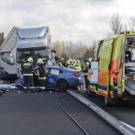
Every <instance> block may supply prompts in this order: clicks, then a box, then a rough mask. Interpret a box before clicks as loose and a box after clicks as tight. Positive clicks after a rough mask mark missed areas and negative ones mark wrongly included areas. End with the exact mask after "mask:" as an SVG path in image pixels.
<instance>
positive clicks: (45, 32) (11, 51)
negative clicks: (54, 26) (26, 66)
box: [0, 26, 55, 79]
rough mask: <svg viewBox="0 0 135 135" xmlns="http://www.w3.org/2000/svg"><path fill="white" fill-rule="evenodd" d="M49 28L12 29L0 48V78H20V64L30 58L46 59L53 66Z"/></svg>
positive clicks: (53, 59)
mask: <svg viewBox="0 0 135 135" xmlns="http://www.w3.org/2000/svg"><path fill="white" fill-rule="evenodd" d="M50 46H51V36H50V30H49V27H47V26H45V27H33V28H18V27H13V28H12V30H11V31H10V33H9V34H8V35H7V37H6V38H5V40H4V41H3V43H2V45H1V47H0V77H1V79H15V78H17V77H20V76H21V72H20V70H21V69H20V68H21V63H22V62H23V61H25V60H26V59H27V58H28V57H30V56H32V57H33V59H34V62H35V61H36V59H37V58H38V57H42V58H45V57H48V59H49V62H48V63H49V64H52V65H55V58H54V55H53V54H52V51H51V49H50Z"/></svg>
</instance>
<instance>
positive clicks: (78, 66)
mask: <svg viewBox="0 0 135 135" xmlns="http://www.w3.org/2000/svg"><path fill="white" fill-rule="evenodd" d="M74 68H75V69H76V70H78V71H82V67H81V63H80V61H79V60H76V65H75V67H74Z"/></svg>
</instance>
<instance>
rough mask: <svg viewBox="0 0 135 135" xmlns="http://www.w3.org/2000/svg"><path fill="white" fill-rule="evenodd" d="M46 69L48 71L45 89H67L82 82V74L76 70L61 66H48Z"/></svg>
mask: <svg viewBox="0 0 135 135" xmlns="http://www.w3.org/2000/svg"><path fill="white" fill-rule="evenodd" d="M46 69H47V73H48V76H47V89H50V88H53V89H58V90H67V89H68V88H76V87H77V86H78V85H80V84H82V83H83V76H82V75H81V73H80V72H79V71H77V70H73V69H69V68H64V67H61V66H48V67H46Z"/></svg>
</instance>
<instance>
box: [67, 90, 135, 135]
mask: <svg viewBox="0 0 135 135" xmlns="http://www.w3.org/2000/svg"><path fill="white" fill-rule="evenodd" d="M67 92H68V93H69V94H70V95H71V96H73V97H74V98H76V99H77V100H78V101H80V102H81V103H83V104H84V105H86V106H87V107H88V108H89V109H91V110H92V111H93V112H95V113H96V114H97V115H98V116H100V117H101V118H102V119H104V120H105V121H106V122H107V123H109V124H110V125H111V126H112V127H114V128H115V129H116V130H117V131H119V132H120V133H122V134H123V135H135V128H134V127H132V126H130V125H128V124H127V123H124V122H122V121H120V120H118V119H116V118H115V117H114V116H112V115H110V114H109V113H107V112H106V111H104V110H103V109H101V108H100V107H99V106H97V105H96V104H94V103H93V102H91V101H90V100H88V99H87V98H85V97H84V96H82V95H81V94H79V93H77V92H76V91H71V90H68V91H67Z"/></svg>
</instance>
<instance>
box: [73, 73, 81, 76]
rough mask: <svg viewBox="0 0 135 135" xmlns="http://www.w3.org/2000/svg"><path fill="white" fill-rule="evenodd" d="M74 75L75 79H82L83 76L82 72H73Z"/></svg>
mask: <svg viewBox="0 0 135 135" xmlns="http://www.w3.org/2000/svg"><path fill="white" fill-rule="evenodd" d="M72 75H73V76H74V77H80V76H81V74H80V72H73V74H72Z"/></svg>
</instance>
